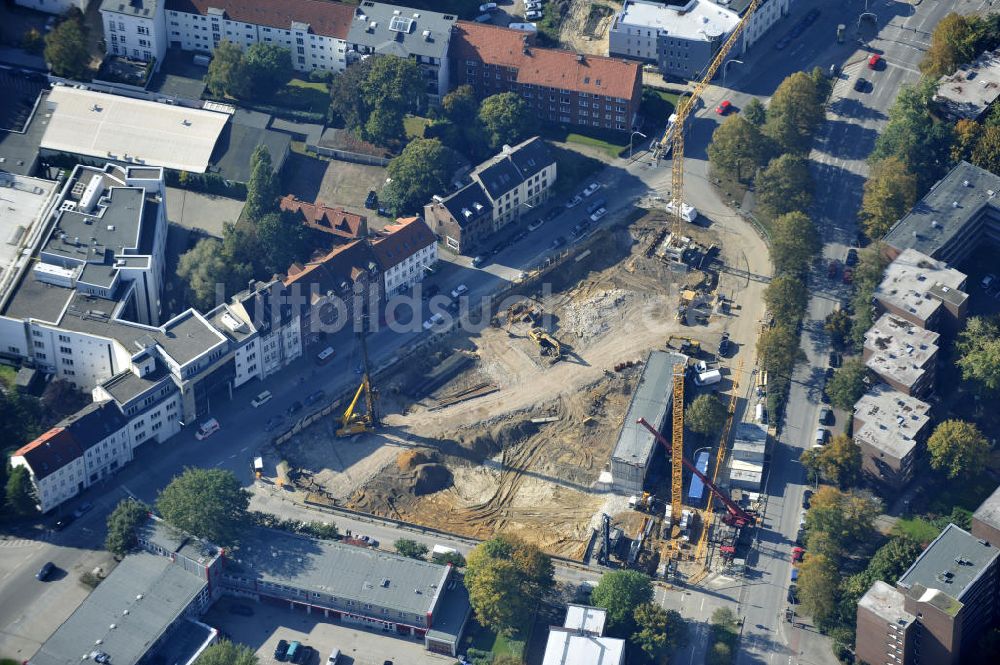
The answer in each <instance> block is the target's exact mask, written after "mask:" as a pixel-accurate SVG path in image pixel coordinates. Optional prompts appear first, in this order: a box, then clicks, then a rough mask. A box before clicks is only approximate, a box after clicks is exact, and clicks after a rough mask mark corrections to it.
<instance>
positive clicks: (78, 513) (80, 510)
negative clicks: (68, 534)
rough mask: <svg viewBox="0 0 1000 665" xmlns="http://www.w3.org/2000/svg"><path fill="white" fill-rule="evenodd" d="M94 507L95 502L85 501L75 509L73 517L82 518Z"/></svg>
mask: <svg viewBox="0 0 1000 665" xmlns="http://www.w3.org/2000/svg"><path fill="white" fill-rule="evenodd" d="M93 507H94V504H92V503H90V502H89V501H84V502H83V503H81V504H80V505H79V506H77V508H76V510H74V511H73V517H74V518H76V519H80V518H81V517H83V516H84V515H86V514H87V513H88V512H90V509H91V508H93Z"/></svg>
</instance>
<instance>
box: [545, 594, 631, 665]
mask: <svg viewBox="0 0 1000 665" xmlns="http://www.w3.org/2000/svg"><path fill="white" fill-rule="evenodd" d="M606 620H607V610H604V609H602V608H598V607H589V606H587V605H576V604H573V603H570V604H569V605H567V607H566V620H565V621H564V622H563V625H562V626H551V627H549V640H548V642H547V643H546V645H545V655H544V657H543V658H542V665H621V664H622V663H624V662H625V640H621V639H617V638H614V637H604V636H603V635H604V624H605V621H606Z"/></svg>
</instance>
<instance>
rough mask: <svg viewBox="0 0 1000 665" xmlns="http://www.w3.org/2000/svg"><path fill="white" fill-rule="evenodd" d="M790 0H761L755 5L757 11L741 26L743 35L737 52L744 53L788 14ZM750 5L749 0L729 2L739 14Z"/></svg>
mask: <svg viewBox="0 0 1000 665" xmlns="http://www.w3.org/2000/svg"><path fill="white" fill-rule="evenodd" d="M790 4H791V0H761V2H760V4H759V5H757V11H755V12H754V13H753V16H751V17H750V20H749V21H748V22H747V25H746V27H745V28H743V36H742V37H741V39H740V45H739V47H740V50H739V53H741V54H745V53H746V52H747V51H749V50H750V49H751V48H752V47H753V45H754V44H756V43H757V42H759V41H760V40H761V38H762V37H763V36H764V35H765V34H767V31H768V30H770V29H771V28H772V27H773V26H774V24H775V23H777V22H778V21H779V20H781V18H783V17H785V16H788V7H789V5H790ZM749 5H750V0H738V1H737V2H733V3H730V5H729V8H730V9H733V10H735V11H736V12H737V13H739V14H740V16H742V15H743V12H744V11H745V10H746V7H748V6H749Z"/></svg>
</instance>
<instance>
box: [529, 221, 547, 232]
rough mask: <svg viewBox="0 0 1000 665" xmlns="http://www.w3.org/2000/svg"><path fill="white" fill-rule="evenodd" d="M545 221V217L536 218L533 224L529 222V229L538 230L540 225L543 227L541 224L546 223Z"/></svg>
mask: <svg viewBox="0 0 1000 665" xmlns="http://www.w3.org/2000/svg"><path fill="white" fill-rule="evenodd" d="M544 223H545V220H544V219H536V220H535V221H533V222H532V223H531V224H528V230H529V231H535V230H537V229H538V228H539V227H541V225H542V224H544Z"/></svg>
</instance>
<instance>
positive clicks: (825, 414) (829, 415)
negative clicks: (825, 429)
mask: <svg viewBox="0 0 1000 665" xmlns="http://www.w3.org/2000/svg"><path fill="white" fill-rule="evenodd" d="M819 424H820V425H832V424H833V409H831V408H830V407H828V406H824V407H822V408H820V410H819Z"/></svg>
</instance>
